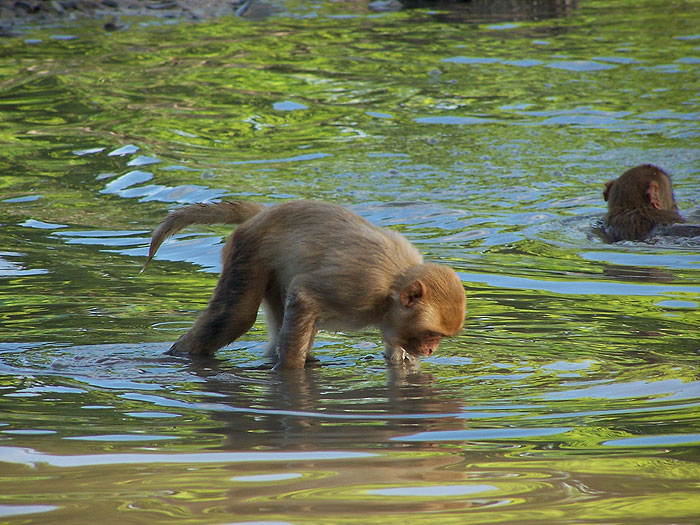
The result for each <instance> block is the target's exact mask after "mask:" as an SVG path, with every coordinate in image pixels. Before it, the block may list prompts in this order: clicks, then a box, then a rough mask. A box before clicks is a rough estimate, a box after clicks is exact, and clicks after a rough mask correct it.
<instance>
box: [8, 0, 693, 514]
mask: <svg viewBox="0 0 700 525" xmlns="http://www.w3.org/2000/svg"><path fill="white" fill-rule="evenodd" d="M474 5H475V6H476V5H477V3H475V4H474ZM479 5H482V4H479ZM557 5H559V7H560V8H561V9H560V10H559V11H558V12H556V13H555V14H558V15H560V16H558V17H549V16H547V15H548V13H538V16H537V17H536V19H535V18H533V17H532V16H530V14H529V12H527V11H525V12H523V11H519V12H518V13H513V12H511V13H505V14H504V13H503V12H500V11H498V10H497V9H496V10H495V11H497V12H495V13H490V14H489V13H486V14H484V13H482V12H471V11H469V10H467V9H461V10H455V11H450V12H445V11H435V12H431V11H428V10H411V11H404V12H400V13H374V12H370V11H368V10H367V7H366V5H365V4H364V3H363V4H360V3H349V2H315V3H295V2H289V3H288V4H287V7H288V12H286V13H282V14H280V15H279V16H277V17H274V18H271V19H266V20H262V21H250V20H242V19H239V18H223V19H219V20H213V21H207V22H204V23H201V24H196V25H192V24H185V23H172V22H170V21H167V20H165V21H164V20H157V19H156V20H149V21H144V20H140V19H133V20H128V23H129V25H130V29H128V30H126V31H122V32H113V33H107V34H103V32H102V30H101V28H100V27H101V26H100V21H94V22H90V21H84V22H79V23H75V24H73V25H69V26H63V27H49V28H45V29H33V30H31V31H27V33H26V34H25V35H22V36H20V37H19V38H3V39H2V40H0V56H1V57H2V58H1V60H0V86H1V87H0V107H1V109H0V118H1V120H0V134H1V135H2V139H1V140H2V143H3V147H2V153H1V154H0V224H1V226H0V283H1V284H0V319H1V321H0V341H1V342H0V374H1V375H0V472H1V473H2V474H1V476H0V483H1V484H2V485H1V487H0V516H1V517H2V519H4V520H9V521H13V520H14V521H17V522H22V523H47V522H51V523H79V522H88V521H93V520H94V519H95V517H96V516H100V517H101V519H103V520H104V521H105V522H121V523H125V522H128V523H161V522H169V523H170V522H173V521H177V522H182V523H184V522H188V523H243V522H258V523H356V522H362V523H394V522H399V521H401V522H403V521H404V520H406V519H410V520H412V521H414V522H417V523H437V522H440V523H448V524H449V523H466V522H469V523H527V522H536V521H537V522H539V521H541V520H549V521H552V522H558V523H572V522H585V523H599V522H600V523H615V522H617V523H619V522H636V523H669V522H673V523H695V522H697V521H698V520H700V510H699V509H700V506H699V505H698V501H699V500H698V484H699V483H700V465H699V461H698V459H699V457H700V456H699V455H698V446H699V445H700V410H699V406H700V378H699V376H698V357H699V354H700V306H699V305H700V255H699V248H698V247H699V246H700V242H698V240H697V239H658V240H656V242H651V243H621V244H616V245H607V244H604V243H603V242H602V241H601V240H600V239H599V238H598V237H597V236H596V235H595V234H594V233H593V232H592V229H593V227H594V226H595V224H596V222H597V221H598V220H600V218H601V217H602V214H603V212H604V209H605V208H604V202H603V200H602V196H601V194H602V184H603V183H604V182H605V181H607V180H608V179H610V178H612V177H615V176H617V175H619V174H620V173H622V172H623V171H624V170H625V169H627V168H629V167H631V166H634V165H636V164H639V163H642V162H652V163H656V164H658V165H660V166H662V167H664V169H666V170H668V171H669V172H671V173H672V174H673V182H674V187H675V193H676V198H677V200H678V203H679V205H680V207H681V210H682V212H683V213H684V214H685V215H687V216H689V217H690V218H691V219H694V220H695V221H696V222H700V221H698V218H699V217H700V213H698V209H699V208H700V203H699V201H700V191H699V190H700V163H699V162H698V160H699V159H700V147H698V144H699V143H700V142H699V139H698V137H700V126H699V125H698V121H699V115H700V113H698V102H699V97H700V75H699V74H698V73H699V62H700V61H699V59H698V56H699V51H700V25H698V22H697V21H698V20H700V5H698V4H697V3H696V2H683V3H675V4H669V3H667V2H665V1H661V0H653V1H647V0H644V1H635V2H629V1H622V0H619V1H610V0H608V1H602V0H591V1H588V2H581V3H580V5H578V6H575V5H570V6H569V7H568V8H563V7H562V5H563V3H561V2H560V3H558V4H557ZM477 7H478V6H477ZM482 7H483V5H482ZM550 14H551V13H550ZM56 37H60V38H56ZM67 37H75V38H67ZM223 197H226V198H244V199H251V200H259V201H262V202H266V203H272V202H278V201H283V200H288V199H292V198H300V197H303V198H316V199H324V200H331V201H334V202H338V203H341V204H344V205H347V206H349V207H350V208H351V209H353V210H355V211H356V212H358V213H359V214H361V215H363V216H365V217H367V218H368V219H370V220H371V221H373V222H375V223H377V224H380V225H384V226H387V227H390V228H393V229H396V230H398V231H401V232H402V233H404V234H405V235H406V236H407V237H408V238H410V239H411V241H413V242H414V243H415V244H416V245H417V246H418V247H419V248H420V249H421V251H423V252H424V253H425V254H426V258H427V259H429V260H441V261H444V262H447V263H449V264H451V265H452V266H453V267H454V268H455V269H456V270H457V271H458V273H459V275H460V277H461V279H462V281H463V282H464V286H465V290H466V293H467V316H466V327H465V330H464V331H463V332H462V334H460V335H459V336H457V337H455V338H452V339H450V340H447V341H444V342H443V343H442V344H441V346H440V348H439V351H438V352H437V353H436V354H435V355H434V356H433V357H431V358H428V359H424V360H423V362H422V363H421V365H420V366H419V367H416V368H403V367H392V366H388V365H387V364H386V363H385V362H384V360H383V359H382V358H381V350H382V348H381V344H380V340H379V336H378V334H377V332H376V331H372V330H367V331H364V332H360V333H352V334H350V333H337V334H334V333H321V334H319V336H318V337H317V348H316V351H315V354H316V356H317V357H318V358H319V359H320V366H317V367H315V368H311V369H307V370H305V371H303V372H300V373H299V374H298V375H297V376H296V377H280V376H277V375H276V374H274V373H272V372H270V371H269V370H266V369H265V367H264V365H265V361H264V359H263V356H262V354H263V351H264V348H265V341H266V339H267V336H266V332H265V326H264V323H263V319H262V317H261V318H260V319H259V322H258V323H257V324H256V325H255V327H254V329H253V330H252V331H251V332H250V333H249V334H247V335H246V336H245V337H243V338H241V339H240V340H239V341H237V342H236V343H234V344H233V345H231V346H230V347H228V348H226V349H224V350H222V351H220V352H219V353H218V354H217V359H215V360H212V361H211V362H206V363H200V364H192V363H188V362H187V361H186V360H180V359H175V358H169V357H167V356H164V355H163V352H164V351H165V350H166V349H167V348H168V347H169V345H170V343H172V341H174V340H175V339H176V338H177V337H178V336H179V335H180V334H182V333H183V332H184V331H185V330H186V329H187V328H188V326H190V325H191V323H192V321H193V320H194V318H195V317H196V315H197V312H198V311H200V310H201V308H202V307H203V306H204V304H205V303H206V301H207V299H208V297H209V295H210V293H211V290H212V288H213V286H214V283H215V281H216V274H217V272H218V270H219V268H220V265H219V252H220V249H221V246H222V239H223V237H224V236H225V235H226V233H227V232H228V231H229V230H230V229H229V228H228V227H220V226H216V227H198V228H191V229H189V230H186V231H184V232H182V233H180V234H178V235H177V236H176V237H175V238H174V239H173V240H172V241H170V242H168V243H166V244H165V245H164V246H163V247H162V248H161V250H160V251H159V254H158V257H157V259H156V260H155V261H154V262H153V263H152V264H151V266H150V267H149V269H148V271H147V272H146V273H144V274H139V270H140V268H141V265H142V264H143V262H144V261H145V255H146V245H147V241H148V237H149V235H150V231H151V230H152V228H153V227H154V226H155V225H156V224H157V223H158V221H159V220H160V219H161V218H162V217H163V216H164V215H165V214H166V213H167V212H168V211H169V210H171V209H173V208H175V207H177V206H179V205H182V204H186V203H191V202H197V201H202V200H208V199H218V198H223Z"/></svg>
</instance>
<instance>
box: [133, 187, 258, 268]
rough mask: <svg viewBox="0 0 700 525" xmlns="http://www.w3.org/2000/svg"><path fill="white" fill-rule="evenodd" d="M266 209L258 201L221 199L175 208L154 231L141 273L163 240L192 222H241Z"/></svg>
mask: <svg viewBox="0 0 700 525" xmlns="http://www.w3.org/2000/svg"><path fill="white" fill-rule="evenodd" d="M264 209H265V206H263V205H262V204H258V203H256V202H244V201H221V202H212V203H207V204H202V203H200V204H193V205H191V206H185V207H184V208H180V209H178V210H175V211H174V212H172V213H171V214H169V215H168V216H167V217H166V218H165V219H163V221H162V222H161V223H160V224H159V225H158V227H157V228H156V229H155V230H154V231H153V235H152V236H151V246H150V248H149V249H148V259H146V263H145V264H144V265H143V268H141V273H143V271H144V270H145V269H146V266H148V263H149V262H151V259H153V256H154V255H155V254H156V252H157V251H158V248H159V247H160V245H161V244H163V241H164V240H165V239H167V238H168V237H170V236H171V235H173V234H175V233H177V232H179V231H180V230H182V229H183V228H185V227H187V226H189V225H190V224H241V223H243V222H245V221H247V220H248V219H250V218H252V217H254V216H256V215H257V214H258V213H260V212H261V211H262V210H264Z"/></svg>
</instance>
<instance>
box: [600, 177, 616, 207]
mask: <svg viewBox="0 0 700 525" xmlns="http://www.w3.org/2000/svg"><path fill="white" fill-rule="evenodd" d="M614 183H615V180H614V179H613V180H609V181H608V182H606V183H605V189H604V190H603V199H604V200H605V201H606V202H607V200H608V196H609V195H610V188H612V185H613V184H614Z"/></svg>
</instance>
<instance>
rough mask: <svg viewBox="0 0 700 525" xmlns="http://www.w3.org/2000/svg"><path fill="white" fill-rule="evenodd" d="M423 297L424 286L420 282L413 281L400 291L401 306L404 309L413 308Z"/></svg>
mask: <svg viewBox="0 0 700 525" xmlns="http://www.w3.org/2000/svg"><path fill="white" fill-rule="evenodd" d="M424 295H425V285H424V284H423V283H422V282H420V281H413V282H412V283H411V284H409V285H408V286H407V287H406V288H404V289H403V290H401V304H402V305H403V306H405V307H406V308H413V307H414V306H415V305H417V304H418V303H419V302H420V300H421V299H422V298H423V296H424Z"/></svg>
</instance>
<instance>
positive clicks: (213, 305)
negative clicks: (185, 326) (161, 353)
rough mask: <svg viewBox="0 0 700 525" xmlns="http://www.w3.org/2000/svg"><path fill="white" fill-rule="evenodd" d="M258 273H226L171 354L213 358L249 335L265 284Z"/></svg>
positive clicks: (168, 352)
mask: <svg viewBox="0 0 700 525" xmlns="http://www.w3.org/2000/svg"><path fill="white" fill-rule="evenodd" d="M255 273H256V272H249V271H237V270H236V269H235V268H234V269H233V271H231V272H225V273H222V275H221V277H220V278H219V283H218V284H217V286H216V290H215V291H214V295H213V296H212V298H211V300H210V301H209V305H208V306H207V308H206V309H205V310H204V311H203V312H202V313H201V315H200V316H199V318H197V320H196V321H195V323H194V325H193V326H192V328H191V329H190V330H189V332H187V333H186V334H184V335H182V336H181V337H180V338H179V339H178V340H177V341H176V342H175V343H174V344H173V346H172V347H171V348H170V350H168V351H167V352H166V353H167V354H168V355H177V356H183V355H185V356H190V357H209V356H212V355H213V354H214V352H216V351H217V350H218V349H219V348H221V347H223V346H226V345H227V344H229V343H232V342H233V341H235V340H236V339H238V338H239V337H240V336H242V335H243V334H245V333H246V332H247V331H248V330H250V328H251V327H252V326H253V324H254V323H255V319H256V317H257V314H258V308H259V307H260V303H261V301H262V297H263V290H264V289H265V282H264V279H263V277H262V276H260V275H256V274H255Z"/></svg>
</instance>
